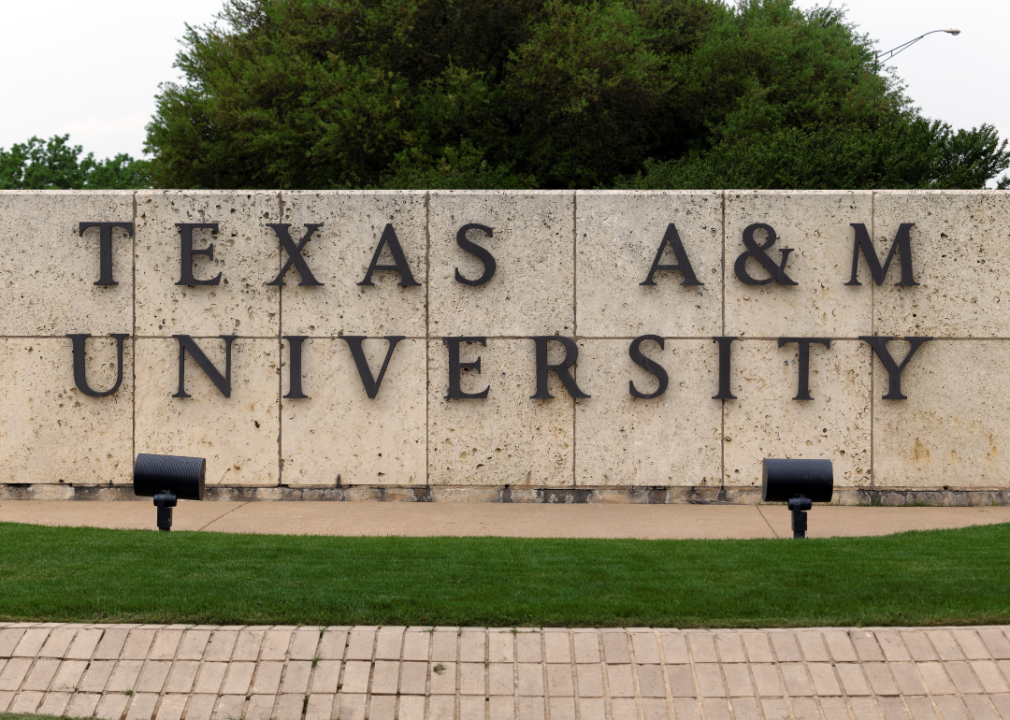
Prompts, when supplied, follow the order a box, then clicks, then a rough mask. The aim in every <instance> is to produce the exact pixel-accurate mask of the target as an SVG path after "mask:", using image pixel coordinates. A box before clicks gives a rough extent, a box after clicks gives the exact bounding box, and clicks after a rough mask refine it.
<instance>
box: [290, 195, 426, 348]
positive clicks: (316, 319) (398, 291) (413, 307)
mask: <svg viewBox="0 0 1010 720" xmlns="http://www.w3.org/2000/svg"><path fill="white" fill-rule="evenodd" d="M283 199H284V222H285V223H290V224H291V229H290V231H289V232H290V233H291V237H292V239H293V240H294V241H295V242H296V243H297V242H299V241H300V240H301V238H302V237H303V235H304V234H305V232H306V229H305V224H306V223H314V224H319V223H322V227H321V228H319V229H318V230H316V231H315V233H314V234H313V236H312V238H311V239H310V240H309V241H308V243H306V245H305V248H304V250H303V252H302V255H303V256H304V257H305V260H306V263H307V264H308V266H309V269H310V270H311V272H312V274H313V276H314V277H315V278H316V280H317V281H318V282H321V283H323V285H322V286H321V287H306V286H300V285H299V283H300V282H301V281H302V278H301V277H300V276H299V275H298V272H297V269H295V268H292V269H290V270H289V271H288V273H287V275H286V276H285V278H284V282H285V287H284V288H283V290H282V293H283V306H284V310H283V322H282V326H283V330H284V334H285V335H306V336H310V337H336V336H339V335H367V336H369V337H381V336H384V335H404V336H407V337H424V334H425V313H426V309H427V308H426V297H427V292H428V289H427V286H426V284H427V238H426V230H427V227H426V222H427V217H426V207H425V193H423V192H399V191H396V192H393V191H390V192H378V191H377V192H287V191H286V192H284V193H283ZM387 225H392V227H393V230H394V231H395V233H396V238H397V240H398V241H399V244H400V247H401V248H402V249H403V255H404V258H405V259H406V261H407V263H408V265H409V267H410V271H411V274H412V276H413V278H414V280H415V282H417V283H419V285H417V286H409V287H403V286H401V285H400V282H401V281H402V280H403V278H401V276H400V274H399V273H397V272H393V271H386V270H379V271H376V272H373V273H372V277H371V281H372V282H373V283H374V284H373V285H371V286H362V285H359V284H358V283H360V282H362V281H364V279H365V276H366V274H367V272H368V268H369V266H370V264H371V262H372V257H373V255H374V253H375V249H376V248H377V247H378V246H379V242H380V239H381V238H382V235H383V232H384V230H385V228H386V226H387ZM287 259H288V258H287V253H284V254H283V255H282V261H283V262H284V263H287ZM378 264H379V265H392V264H393V258H392V256H391V254H390V251H389V249H388V248H384V249H383V251H382V253H381V255H380V257H379V261H378Z"/></svg>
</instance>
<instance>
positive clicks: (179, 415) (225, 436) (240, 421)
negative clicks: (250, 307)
mask: <svg viewBox="0 0 1010 720" xmlns="http://www.w3.org/2000/svg"><path fill="white" fill-rule="evenodd" d="M196 342H197V343H198V344H199V346H200V349H201V350H203V352H204V353H205V354H206V355H207V358H208V359H209V360H210V361H211V362H212V363H213V364H214V367H216V368H217V369H218V371H219V372H221V373H222V374H224V370H225V342H224V341H223V340H221V339H220V338H199V339H197V340H196ZM279 364H280V358H279V343H278V341H277V340H255V339H249V338H241V339H238V340H235V341H234V343H233V344H232V374H231V397H230V398H225V397H223V396H222V395H221V393H220V392H219V391H218V389H217V388H216V387H215V386H214V384H213V382H211V380H210V378H208V377H207V375H206V374H205V373H204V372H203V371H202V370H201V369H200V367H199V366H198V365H197V364H196V362H195V361H194V360H193V358H192V357H191V355H190V354H189V353H188V352H187V353H186V392H187V393H188V394H189V395H190V397H188V398H181V397H179V398H177V397H173V396H174V395H175V394H176V393H177V392H178V390H179V344H178V342H177V341H176V340H175V339H174V338H141V339H139V340H137V379H136V383H137V401H136V451H137V452H138V453H154V454H160V455H188V456H196V457H203V458H206V459H207V484H208V485H234V486H243V485H277V484H278V482H279V474H280V468H279V462H278V439H279V433H280V422H279V418H280V407H279V399H280V398H279V393H278V390H279V387H280V378H279V376H278V368H279Z"/></svg>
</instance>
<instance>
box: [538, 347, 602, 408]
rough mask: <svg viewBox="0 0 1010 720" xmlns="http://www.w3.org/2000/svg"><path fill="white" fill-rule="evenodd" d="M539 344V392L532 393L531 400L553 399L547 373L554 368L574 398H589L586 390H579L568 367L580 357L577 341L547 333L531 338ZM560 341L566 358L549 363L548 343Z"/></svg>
mask: <svg viewBox="0 0 1010 720" xmlns="http://www.w3.org/2000/svg"><path fill="white" fill-rule="evenodd" d="M531 339H532V340H533V342H535V343H536V346H537V394H536V395H530V399H531V400H553V399H554V396H553V395H551V394H550V393H549V392H547V373H548V371H550V370H553V371H554V373H555V374H556V375H557V376H558V380H560V381H561V384H562V385H564V386H565V390H567V391H568V394H569V395H571V396H572V397H573V398H587V397H589V396H588V395H586V394H585V393H584V392H582V391H581V390H579V386H578V385H576V384H575V378H573V377H572V376H571V373H569V372H568V368H570V367H571V366H572V365H574V364H575V361H576V360H578V359H579V346H578V345H576V344H575V341H574V340H572V339H571V338H566V337H558V336H556V335H547V336H539V337H533V338H531ZM552 340H553V341H554V342H559V343H561V344H562V345H564V346H565V359H564V360H562V361H561V362H559V363H557V364H556V365H549V364H548V363H547V343H548V342H549V341H552Z"/></svg>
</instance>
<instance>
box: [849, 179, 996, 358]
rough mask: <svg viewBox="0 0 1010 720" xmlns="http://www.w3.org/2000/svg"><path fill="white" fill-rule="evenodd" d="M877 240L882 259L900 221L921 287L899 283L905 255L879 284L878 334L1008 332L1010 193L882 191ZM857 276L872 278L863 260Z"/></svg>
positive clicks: (893, 263)
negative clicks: (906, 227)
mask: <svg viewBox="0 0 1010 720" xmlns="http://www.w3.org/2000/svg"><path fill="white" fill-rule="evenodd" d="M874 203H875V207H874V236H873V240H874V244H875V246H876V248H877V256H878V257H879V258H880V261H881V264H883V261H884V259H885V258H886V257H887V253H888V250H889V249H890V247H891V243H892V242H893V240H894V235H895V233H896V232H897V230H898V227H899V226H900V225H901V224H902V223H915V226H914V227H913V228H912V229H911V230H910V231H909V237H910V240H911V247H912V259H913V268H914V277H915V281H916V282H917V283H919V285H918V286H917V287H900V286H898V285H897V284H896V283H898V281H899V280H900V279H901V267H900V253H899V255H898V256H896V257H895V258H894V260H892V261H891V267H890V269H889V271H888V275H887V277H886V278H884V283H883V285H882V286H880V287H878V288H876V289H875V290H874V303H873V305H874V323H875V325H874V331H875V334H878V335H895V336H901V337H903V336H907V335H932V336H934V337H957V338H986V337H1003V338H1005V337H1010V309H1008V307H1007V303H1010V293H1008V292H1007V278H1008V277H1010V193H1004V192H993V191H990V190H980V191H962V192H944V193H935V192H926V191H919V192H878V193H876V197H875V199H874ZM860 282H862V283H863V284H864V285H868V284H870V283H872V282H873V280H872V278H871V277H870V274H869V272H868V271H867V270H866V266H865V264H864V263H863V260H862V259H860Z"/></svg>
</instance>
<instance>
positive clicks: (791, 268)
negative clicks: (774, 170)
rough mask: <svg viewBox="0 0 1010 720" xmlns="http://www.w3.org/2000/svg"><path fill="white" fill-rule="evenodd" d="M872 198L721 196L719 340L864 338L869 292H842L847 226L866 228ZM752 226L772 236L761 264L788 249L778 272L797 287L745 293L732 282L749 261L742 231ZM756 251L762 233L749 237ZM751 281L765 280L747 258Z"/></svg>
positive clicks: (848, 251)
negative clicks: (741, 262)
mask: <svg viewBox="0 0 1010 720" xmlns="http://www.w3.org/2000/svg"><path fill="white" fill-rule="evenodd" d="M872 208H873V194H872V193H871V192H834V191H830V192H829V191H825V192H803V193H795V192H777V191H776V192H767V191H762V192H737V191H734V192H729V191H727V192H726V271H725V272H726V299H725V308H726V332H725V334H726V335H736V336H740V337H782V336H797V335H801V336H808V337H813V336H816V337H847V338H856V337H859V336H860V335H870V334H871V331H872V306H871V302H872V291H871V289H870V287H869V286H868V285H867V284H866V283H864V284H863V285H862V286H848V287H846V285H845V283H846V282H848V280H849V277H850V275H851V271H852V246H853V242H854V237H855V234H854V230H853V229H852V227H851V225H850V224H851V223H864V224H865V225H866V228H867V230H869V229H870V228H871V227H872V221H873V218H872ZM754 223H764V224H767V225H771V227H772V228H773V229H774V230H775V233H776V235H777V238H778V239H777V240H776V241H775V244H774V245H773V246H772V247H770V248H768V249H766V250H765V253H766V254H767V256H768V257H769V258H770V259H771V260H772V261H774V263H775V264H776V265H779V263H780V261H781V259H782V254H781V251H782V250H784V249H786V248H792V249H793V252H792V253H791V254H790V255H789V259H788V263H787V264H786V268H785V272H786V275H788V276H789V278H790V279H792V280H793V281H794V282H796V283H797V284H796V285H780V284H779V283H777V282H771V283H768V284H767V285H747V284H745V283H744V282H741V281H740V280H739V279H738V278H737V275H736V272H735V266H736V262H737V258H739V257H740V256H741V254H744V253H749V251H748V250H747V248H746V246H745V245H744V242H743V232H744V230H745V229H746V228H747V227H749V226H750V225H752V224H754ZM755 241H756V242H757V243H758V244H759V245H760V244H764V243H765V242H766V236H765V235H764V233H763V231H759V232H758V233H757V234H756V237H755ZM745 267H746V270H747V273H748V274H749V275H750V277H752V278H754V279H756V280H764V279H766V278H768V277H769V274H768V272H767V271H766V270H765V269H764V268H763V267H762V266H761V265H760V263H759V262H758V261H757V260H755V259H754V258H753V257H748V258H747V260H746V265H745Z"/></svg>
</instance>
